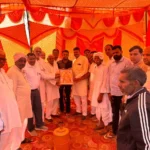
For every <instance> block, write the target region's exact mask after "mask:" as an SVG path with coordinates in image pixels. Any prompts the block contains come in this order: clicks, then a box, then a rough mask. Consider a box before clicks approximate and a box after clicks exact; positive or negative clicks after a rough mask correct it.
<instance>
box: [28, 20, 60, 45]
mask: <svg viewBox="0 0 150 150" xmlns="http://www.w3.org/2000/svg"><path fill="white" fill-rule="evenodd" d="M29 26H30V40H31V45H33V44H35V43H36V42H38V41H40V40H41V39H43V38H45V37H46V36H48V35H50V34H52V33H53V32H55V31H56V29H57V28H56V27H51V26H47V25H43V24H39V23H35V22H29Z"/></svg>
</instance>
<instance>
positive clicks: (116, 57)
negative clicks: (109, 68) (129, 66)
mask: <svg viewBox="0 0 150 150" xmlns="http://www.w3.org/2000/svg"><path fill="white" fill-rule="evenodd" d="M113 58H114V59H115V60H120V59H121V58H122V55H119V56H118V55H115V56H113Z"/></svg>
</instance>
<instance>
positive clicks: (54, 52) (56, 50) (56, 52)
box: [53, 49, 59, 60]
mask: <svg viewBox="0 0 150 150" xmlns="http://www.w3.org/2000/svg"><path fill="white" fill-rule="evenodd" d="M53 56H54V59H55V60H57V59H58V56H59V50H58V49H53Z"/></svg>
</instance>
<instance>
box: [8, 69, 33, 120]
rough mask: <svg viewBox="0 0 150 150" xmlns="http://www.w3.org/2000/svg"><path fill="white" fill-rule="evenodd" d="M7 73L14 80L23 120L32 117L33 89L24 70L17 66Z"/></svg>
mask: <svg viewBox="0 0 150 150" xmlns="http://www.w3.org/2000/svg"><path fill="white" fill-rule="evenodd" d="M7 75H8V76H9V78H11V79H12V80H13V85H14V86H13V89H14V93H15V96H16V100H17V104H18V107H19V112H20V116H21V121H22V122H24V120H25V119H26V118H32V116H33V115H32V107H31V98H30V97H31V89H30V86H29V83H28V82H27V80H26V79H25V77H24V75H23V73H22V71H21V70H20V69H19V68H18V67H17V66H13V67H11V68H10V69H9V70H8V72H7Z"/></svg>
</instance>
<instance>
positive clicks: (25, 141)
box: [21, 138, 33, 144]
mask: <svg viewBox="0 0 150 150" xmlns="http://www.w3.org/2000/svg"><path fill="white" fill-rule="evenodd" d="M31 142H33V140H31V139H30V138H25V139H24V140H23V141H22V142H21V144H26V143H31Z"/></svg>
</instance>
